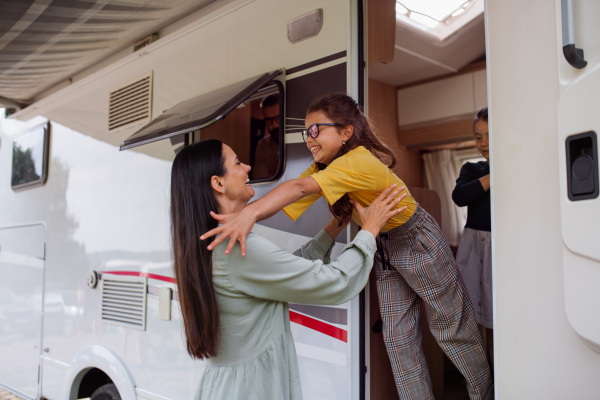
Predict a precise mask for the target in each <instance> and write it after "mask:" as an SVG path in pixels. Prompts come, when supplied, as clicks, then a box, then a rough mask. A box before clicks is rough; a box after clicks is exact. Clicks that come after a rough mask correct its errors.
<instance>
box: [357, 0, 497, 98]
mask: <svg viewBox="0 0 600 400" xmlns="http://www.w3.org/2000/svg"><path fill="white" fill-rule="evenodd" d="M438 3H446V4H443V6H444V7H442V6H441V5H440V6H439V7H437V6H438ZM450 3H452V4H450ZM457 4H460V6H458V9H456V10H455V11H452V10H453V9H454V7H457ZM417 5H419V6H420V7H421V8H422V9H421V10H420V12H423V13H424V12H425V11H427V12H429V14H432V15H434V16H436V14H435V12H434V11H437V10H438V9H440V10H442V13H441V14H440V15H439V16H436V17H437V18H439V19H440V20H439V21H438V22H437V23H436V24H435V25H434V24H430V23H423V22H427V21H423V22H421V19H418V20H415V21H413V20H412V19H414V17H415V16H423V15H424V14H423V15H421V14H418V13H417V11H413V12H412V13H411V12H409V11H408V9H407V8H406V7H409V6H413V7H415V8H416V7H417ZM405 6H406V7H405ZM448 11H449V13H448V14H447V15H446V16H445V17H444V16H443V15H444V14H445V13H446V12H448ZM458 11H460V12H458ZM407 14H408V16H407ZM413 14H414V15H413ZM427 18H428V19H429V20H433V18H432V17H429V16H428V17H427ZM480 60H485V23H484V19H483V0H469V1H464V2H462V4H461V1H460V0H459V1H455V0H452V1H448V2H446V0H410V1H408V0H398V1H397V2H396V44H395V48H394V59H393V61H392V62H390V63H388V64H381V63H378V64H375V65H373V66H372V67H371V68H370V69H369V77H370V78H373V79H376V80H378V81H381V82H385V83H387V84H389V85H392V86H402V85H407V84H409V83H414V82H418V81H422V80H426V79H430V78H435V77H439V76H442V75H446V74H451V73H455V72H458V71H459V70H460V69H461V68H463V67H465V66H466V65H468V64H470V63H472V62H474V61H480Z"/></svg>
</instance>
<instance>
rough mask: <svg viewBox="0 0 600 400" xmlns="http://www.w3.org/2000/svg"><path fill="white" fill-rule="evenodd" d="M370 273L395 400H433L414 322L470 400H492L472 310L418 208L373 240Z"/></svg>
mask: <svg viewBox="0 0 600 400" xmlns="http://www.w3.org/2000/svg"><path fill="white" fill-rule="evenodd" d="M377 249H378V250H377V254H376V256H375V268H376V276H377V294H378V295H379V306H380V309H381V317H382V320H383V338H384V342H385V346H386V349H387V352H388V356H389V358H390V361H391V364H392V369H393V372H394V379H395V381H396V388H397V389H398V395H399V396H400V398H401V399H411V400H417V399H418V400H421V399H433V398H434V397H433V392H432V389H431V378H430V377H429V371H428V370H427V363H426V361H425V355H424V353H423V348H422V345H421V342H422V330H421V321H420V319H421V318H420V316H421V313H420V310H421V302H425V310H426V312H427V321H428V322H429V327H430V329H431V333H432V334H433V336H434V337H435V338H436V340H437V342H438V343H439V345H440V347H441V348H442V350H443V351H444V353H446V355H447V356H448V357H449V358H450V360H451V361H452V362H453V363H454V365H456V367H457V368H458V369H459V370H460V372H461V373H462V374H463V376H464V377H465V379H466V381H467V388H468V390H469V396H470V398H471V399H472V400H475V399H477V400H488V399H492V398H493V390H492V381H491V376H490V370H489V367H488V364H487V360H486V357H485V352H484V350H483V346H482V341H481V337H480V336H479V331H478V328H477V321H476V319H475V313H474V311H473V305H472V304H471V300H470V299H469V296H468V294H467V290H466V289H465V286H464V283H463V281H462V279H461V277H460V274H459V272H458V268H457V266H456V262H455V261H454V256H453V254H452V251H451V250H450V247H449V246H448V242H446V239H445V238H444V236H443V235H442V232H441V230H440V228H439V226H438V225H437V223H436V222H435V220H434V219H433V217H431V215H429V214H428V213H427V212H426V211H425V210H423V209H422V208H421V207H420V206H419V207H417V210H416V211H415V213H414V214H413V215H412V216H411V217H410V218H409V220H408V221H407V222H406V223H404V224H403V225H401V226H399V227H397V228H395V229H392V230H391V231H389V232H386V233H381V234H380V235H379V236H378V238H377Z"/></svg>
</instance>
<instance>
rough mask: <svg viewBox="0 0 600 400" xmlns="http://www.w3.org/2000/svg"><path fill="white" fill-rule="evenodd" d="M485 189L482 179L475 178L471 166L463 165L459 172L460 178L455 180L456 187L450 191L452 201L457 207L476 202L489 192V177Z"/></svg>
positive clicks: (475, 175)
mask: <svg viewBox="0 0 600 400" xmlns="http://www.w3.org/2000/svg"><path fill="white" fill-rule="evenodd" d="M487 176H488V179H487V183H488V185H487V188H486V187H485V186H484V182H483V181H482V179H484V178H485V177H483V178H481V179H480V178H479V177H478V176H477V171H476V170H475V169H474V166H473V165H472V164H465V165H463V167H462V168H461V170H460V176H459V177H458V179H457V180H456V187H455V188H454V190H453V191H452V200H454V203H455V204H456V205H457V206H459V207H465V206H468V205H469V204H471V203H472V202H474V201H476V200H477V199H478V198H480V197H481V196H483V194H484V193H485V192H486V191H487V190H489V188H490V187H489V175H487Z"/></svg>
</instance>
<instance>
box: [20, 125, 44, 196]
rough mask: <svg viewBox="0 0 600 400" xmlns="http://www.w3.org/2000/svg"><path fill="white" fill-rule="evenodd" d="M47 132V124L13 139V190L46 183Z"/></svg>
mask: <svg viewBox="0 0 600 400" xmlns="http://www.w3.org/2000/svg"><path fill="white" fill-rule="evenodd" d="M49 132H50V123H49V122H48V123H45V124H44V125H40V126H37V127H35V128H33V129H30V130H29V131H27V132H25V133H23V134H22V135H20V136H18V137H17V138H15V140H14V142H13V159H12V176H11V186H12V188H13V190H15V189H21V188H24V187H30V186H36V185H43V184H44V183H45V182H46V175H47V170H48V142H49V139H48V136H49Z"/></svg>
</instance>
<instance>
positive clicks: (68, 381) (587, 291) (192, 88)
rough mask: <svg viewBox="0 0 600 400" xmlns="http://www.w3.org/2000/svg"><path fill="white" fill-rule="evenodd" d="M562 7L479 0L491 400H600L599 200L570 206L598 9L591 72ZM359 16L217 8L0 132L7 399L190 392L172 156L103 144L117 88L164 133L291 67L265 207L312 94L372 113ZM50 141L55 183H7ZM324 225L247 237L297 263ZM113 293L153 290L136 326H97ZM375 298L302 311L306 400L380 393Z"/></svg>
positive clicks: (293, 8)
mask: <svg viewBox="0 0 600 400" xmlns="http://www.w3.org/2000/svg"><path fill="white" fill-rule="evenodd" d="M561 3H569V2H567V1H564V0H563V1H561V0H555V1H554V2H530V3H525V2H522V1H516V0H506V1H502V2H494V1H487V3H486V17H485V20H486V47H487V104H488V105H489V107H490V110H491V113H490V116H491V117H490V121H489V126H490V137H491V151H490V153H491V154H490V164H491V170H492V175H493V176H492V227H493V232H492V239H493V263H494V279H495V305H494V308H495V310H494V318H495V321H494V322H495V327H496V329H495V334H494V342H495V356H494V363H495V364H494V370H495V391H496V398H499V399H511V400H512V399H566V398H577V399H594V398H597V393H599V392H600V381H599V380H598V379H597V377H598V375H599V374H600V354H598V348H599V347H600V345H599V343H600V334H599V332H600V329H599V328H598V318H596V317H595V315H596V314H597V305H598V293H600V291H598V290H597V287H598V282H599V277H598V271H600V269H599V268H598V246H597V243H598V239H600V236H599V235H598V230H597V229H598V224H597V223H596V219H597V218H598V215H600V213H599V212H598V211H599V210H598V205H599V204H600V203H599V200H598V198H597V197H596V198H590V199H584V200H583V201H572V200H571V199H570V198H569V196H568V190H569V181H568V176H567V173H566V165H565V163H566V162H567V153H566V151H565V146H567V143H566V140H567V139H568V138H570V137H572V136H573V135H578V134H582V133H587V132H589V131H595V132H598V130H599V129H600V128H599V127H598V126H597V112H595V109H597V106H598V101H597V93H600V90H599V89H600V88H599V87H598V79H597V77H598V72H599V69H598V68H597V66H598V63H599V60H600V58H598V54H599V53H598V49H599V48H600V47H599V45H598V37H600V36H599V35H598V34H597V30H598V28H597V25H598V24H597V21H596V19H597V15H599V13H598V11H599V10H598V5H597V4H596V2H591V1H590V2H575V3H576V4H575V5H574V6H573V7H574V8H573V10H574V13H573V21H574V22H575V27H574V30H573V31H574V34H575V38H576V40H577V46H578V47H582V48H583V49H584V50H585V57H586V59H587V61H588V65H587V66H586V67H585V68H583V69H577V70H576V69H573V67H572V66H571V65H570V64H569V63H568V62H567V61H566V60H565V58H564V55H563V40H562V35H561V33H562V31H563V30H564V28H565V25H564V23H565V21H563V19H562V16H563V10H562V9H561V5H562V4H561ZM367 4H368V3H367ZM316 10H321V12H322V14H321V15H322V19H323V25H322V27H321V29H320V31H319V32H318V33H317V34H316V36H311V37H310V38H307V39H306V40H302V41H298V42H294V43H292V42H291V41H290V40H289V39H288V37H287V34H286V33H287V32H286V24H287V23H288V21H291V20H294V19H296V18H298V17H301V16H303V15H306V14H308V13H311V12H314V11H316ZM362 11H363V10H362V2H359V1H357V0H319V1H316V0H307V1H301V2H300V1H296V2H291V1H284V0H232V1H229V0H222V1H219V2H216V3H212V4H210V5H208V6H207V7H205V8H204V9H202V10H200V11H198V12H196V13H194V14H192V15H190V16H188V17H186V18H184V19H182V20H180V21H178V22H176V23H174V24H173V25H171V26H170V27H167V28H165V29H164V30H163V31H162V32H161V39H160V40H159V41H156V42H153V43H151V44H149V45H148V46H146V47H144V48H142V49H141V50H138V51H136V52H134V53H133V54H128V53H127V51H129V50H131V49H129V50H127V51H123V52H121V53H119V54H116V55H115V56H113V57H111V58H109V59H107V60H104V61H102V62H100V63H98V64H96V65H94V66H93V67H91V68H89V69H88V70H85V71H83V72H81V73H79V74H77V75H75V76H74V77H73V78H72V80H71V81H69V82H65V83H63V84H61V85H58V86H57V87H55V88H52V89H50V90H48V91H47V92H45V93H43V94H42V95H40V96H38V98H36V99H35V102H34V103H33V104H32V105H30V106H29V107H27V108H24V109H23V110H21V111H19V112H18V113H17V114H15V115H14V117H15V118H14V119H12V120H2V121H1V124H0V209H1V210H2V212H1V213H0V246H1V247H0V359H1V360H2V362H1V363H0V387H2V388H5V389H8V390H9V391H11V392H13V393H15V394H17V395H19V396H20V397H22V398H23V399H31V400H33V399H39V398H48V399H51V400H55V399H64V400H67V399H69V400H72V399H77V398H78V397H79V395H80V394H87V395H88V396H89V393H87V392H85V390H83V389H82V388H87V387H88V386H89V387H92V388H93V387H97V386H94V385H95V384H96V382H99V381H100V380H101V379H102V377H103V376H104V375H105V376H108V377H109V378H110V380H112V382H114V383H115V385H116V386H117V388H118V390H119V393H120V395H121V397H122V398H123V399H136V398H138V399H152V400H164V399H188V398H192V397H193V396H194V394H195V390H196V385H197V383H198V380H199V378H200V376H201V374H202V371H203V369H204V362H203V361H194V360H192V359H191V358H190V357H189V355H188V354H187V352H186V351H185V344H184V343H185V342H184V337H183V336H182V329H181V328H182V321H181V314H180V311H179V309H178V302H177V299H176V290H177V286H176V284H175V282H174V276H173V272H172V265H171V257H170V245H169V229H170V228H169V216H168V211H169V176H170V175H169V174H170V161H171V160H172V158H173V156H174V151H175V149H176V146H175V145H173V144H172V142H170V141H169V139H165V140H163V141H159V142H156V143H150V144H147V145H142V146H140V147H138V148H134V149H130V150H125V151H121V152H119V146H120V145H121V143H122V142H123V141H124V140H125V139H127V138H128V137H129V136H131V135H132V134H133V133H134V132H135V131H136V130H137V129H139V128H140V127H141V126H143V124H141V125H136V126H131V127H128V128H125V129H121V130H117V131H115V132H113V133H109V129H108V120H109V93H110V92H111V91H113V90H115V89H118V88H120V87H123V86H124V85H127V84H129V83H131V82H133V81H135V80H137V79H140V77H143V76H151V78H152V80H153V85H152V118H153V119H154V118H156V117H157V116H159V115H161V113H162V112H163V111H164V110H167V109H169V108H170V107H172V106H174V105H175V104H177V103H180V102H181V101H184V100H187V99H190V98H193V97H195V96H198V95H202V94H205V93H209V92H212V91H214V90H217V89H220V88H223V87H226V86H228V85H231V84H233V83H236V82H240V81H242V80H244V79H247V78H250V77H253V76H258V75H260V74H265V73H269V72H273V71H277V70H282V74H280V75H279V77H278V78H277V79H278V80H279V82H281V84H282V86H283V90H284V97H285V102H284V107H285V125H286V133H285V143H286V144H285V148H284V153H285V154H284V155H285V157H284V159H285V161H284V162H285V164H284V167H285V169H284V171H283V173H282V175H281V176H279V177H278V178H277V180H276V181H275V182H267V183H263V184H260V185H256V186H255V189H256V198H258V197H260V196H262V195H264V194H265V193H266V192H267V191H269V190H270V189H272V188H273V187H274V186H275V185H276V184H277V182H281V181H284V180H288V179H293V178H295V177H297V176H298V174H299V173H300V172H302V170H304V168H306V166H307V165H308V164H309V163H310V160H311V158H310V155H309V153H308V152H307V151H306V149H305V148H304V144H302V139H301V138H300V135H299V127H300V126H301V125H302V124H303V117H304V115H303V113H304V112H305V110H306V106H307V104H308V102H309V101H310V100H311V99H312V98H314V97H315V96H316V95H318V94H320V93H322V92H331V91H345V92H347V93H350V94H351V95H352V96H353V97H354V98H355V99H357V100H359V101H360V102H366V100H367V99H366V85H367V80H366V79H365V76H364V75H363V74H364V73H365V68H363V66H364V65H363V60H364V59H365V58H366V56H365V50H366V48H365V43H366V41H365V40H363V39H365V37H366V32H365V30H363V27H362V25H361V23H360V22H361V21H362V18H363V16H364V15H362V14H361V12H362ZM567 22H568V21H567ZM449 40H452V38H449ZM368 67H369V66H368V65H367V67H366V69H368ZM365 105H366V104H365ZM594 107H595V108H594ZM48 121H50V122H49V125H48ZM44 128H46V129H47V131H48V133H47V135H48V136H47V139H48V147H47V154H48V159H47V173H46V176H45V177H43V176H40V177H39V178H40V179H39V182H34V183H32V185H30V186H26V187H25V186H24V187H15V188H14V189H13V188H12V186H13V185H12V182H11V168H12V165H11V160H12V151H13V143H15V141H17V140H18V139H19V138H22V137H23V136H24V135H26V134H28V132H29V133H31V132H42V131H43V129H44ZM200 136H201V135H200ZM196 139H197V137H196V136H195V135H190V136H189V139H188V140H189V141H194V140H196ZM328 219H329V213H328V210H327V207H326V205H325V204H324V203H323V202H319V203H316V204H315V205H313V206H312V207H311V208H310V209H309V210H308V211H307V212H306V213H305V214H304V215H303V216H302V217H301V218H300V219H299V220H298V221H297V222H295V223H292V222H291V221H289V220H288V219H286V217H284V216H283V215H281V214H278V215H276V216H275V217H273V218H272V219H269V220H267V221H263V222H262V223H260V224H257V225H256V226H255V232H256V233H258V234H260V235H262V236H265V237H266V238H268V239H270V240H272V241H273V242H275V243H276V244H278V245H279V246H281V247H282V248H284V249H286V250H289V251H293V250H296V249H297V248H299V247H300V246H301V245H302V244H303V243H305V242H306V241H307V240H309V239H310V238H311V236H312V235H314V234H316V233H317V232H318V231H319V229H320V228H322V227H323V226H324V225H325V224H326V222H327V221H328ZM351 237H352V229H348V230H347V232H344V234H343V235H342V236H341V237H339V238H338V239H337V242H338V243H336V247H335V249H334V255H335V254H339V252H340V250H341V248H342V247H343V245H344V243H347V242H348V240H349V239H350V238H351ZM94 271H95V272H96V273H97V275H94V274H93V272H94ZM94 277H95V278H97V279H98V280H97V282H94ZM106 282H113V284H114V282H116V285H117V286H119V285H121V286H127V285H131V287H135V285H138V286H137V287H139V285H141V287H142V289H141V290H142V291H143V292H144V293H145V295H144V296H143V298H144V301H145V302H144V303H143V309H144V318H143V319H142V323H141V324H138V325H142V326H138V327H137V328H135V329H134V328H131V327H125V326H123V325H119V324H114V323H110V321H107V318H103V315H102V301H103V299H102V296H103V290H105V286H104V285H105V284H106ZM94 283H96V286H95V287H93V286H94ZM107 287H108V286H107ZM169 289H170V290H171V293H172V294H171V297H172V300H170V301H169V299H170V297H169V296H167V297H165V296H164V294H165V293H169ZM136 290H137V289H136ZM366 290H367V293H366V295H365V294H361V295H360V296H357V297H356V298H355V299H353V300H352V301H350V302H348V303H346V304H343V305H340V306H337V307H334V308H332V309H327V311H332V310H333V313H334V314H335V315H342V318H339V319H335V320H333V319H330V318H329V319H328V318H326V317H324V313H322V312H319V311H318V309H314V308H313V309H310V308H302V307H296V308H295V309H294V307H295V306H294V305H291V307H290V308H291V312H292V313H294V315H295V318H292V324H291V326H292V333H293V335H294V339H295V343H296V349H297V352H298V355H299V357H298V359H299V364H300V371H301V380H302V388H303V394H304V398H306V399H320V398H327V399H362V398H369V396H370V395H371V394H372V393H374V391H373V389H375V390H377V389H378V388H379V386H378V387H375V388H373V387H371V388H370V387H369V385H370V382H376V381H377V379H379V381H377V382H378V384H381V379H388V378H382V377H381V376H370V373H371V371H370V370H371V367H373V369H375V367H376V365H374V364H373V362H372V361H371V364H370V359H371V358H370V356H369V351H370V350H373V349H374V348H375V347H373V346H369V344H368V343H367V342H366V341H365V339H364V338H365V337H369V336H368V335H369V334H371V333H370V327H371V325H372V323H373V322H374V321H369V315H368V313H366V310H368V309H369V308H368V300H369V294H368V287H367V289H366ZM161 294H162V296H161ZM165 302H166V303H167V304H170V311H171V313H170V320H169V319H168V318H167V317H166V316H165V314H164V313H165V309H164V304H165ZM325 314H326V313H325ZM108 319H109V318H108ZM294 321H295V322H294ZM113 322H114V321H113ZM323 326H325V327H326V329H323V328H322V327H323ZM319 327H321V328H319ZM324 331H327V332H329V333H324ZM331 332H337V333H338V334H336V333H333V334H332V333H331ZM340 332H342V333H344V332H345V334H344V335H345V336H344V335H341V334H339V333H340ZM343 337H345V340H342V338H343ZM371 360H372V359H371ZM381 364H383V362H382V363H381ZM99 371H101V373H100V372H99ZM103 374H104V375H103ZM387 383H388V384H389V382H387ZM380 386H383V385H380ZM388 386H390V385H388ZM391 387H392V389H391V390H392V391H393V390H394V389H393V383H392V384H391ZM390 396H391V395H390ZM376 397H377V396H373V397H371V398H376ZM388 397H389V396H388ZM381 398H387V397H385V396H381Z"/></svg>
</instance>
